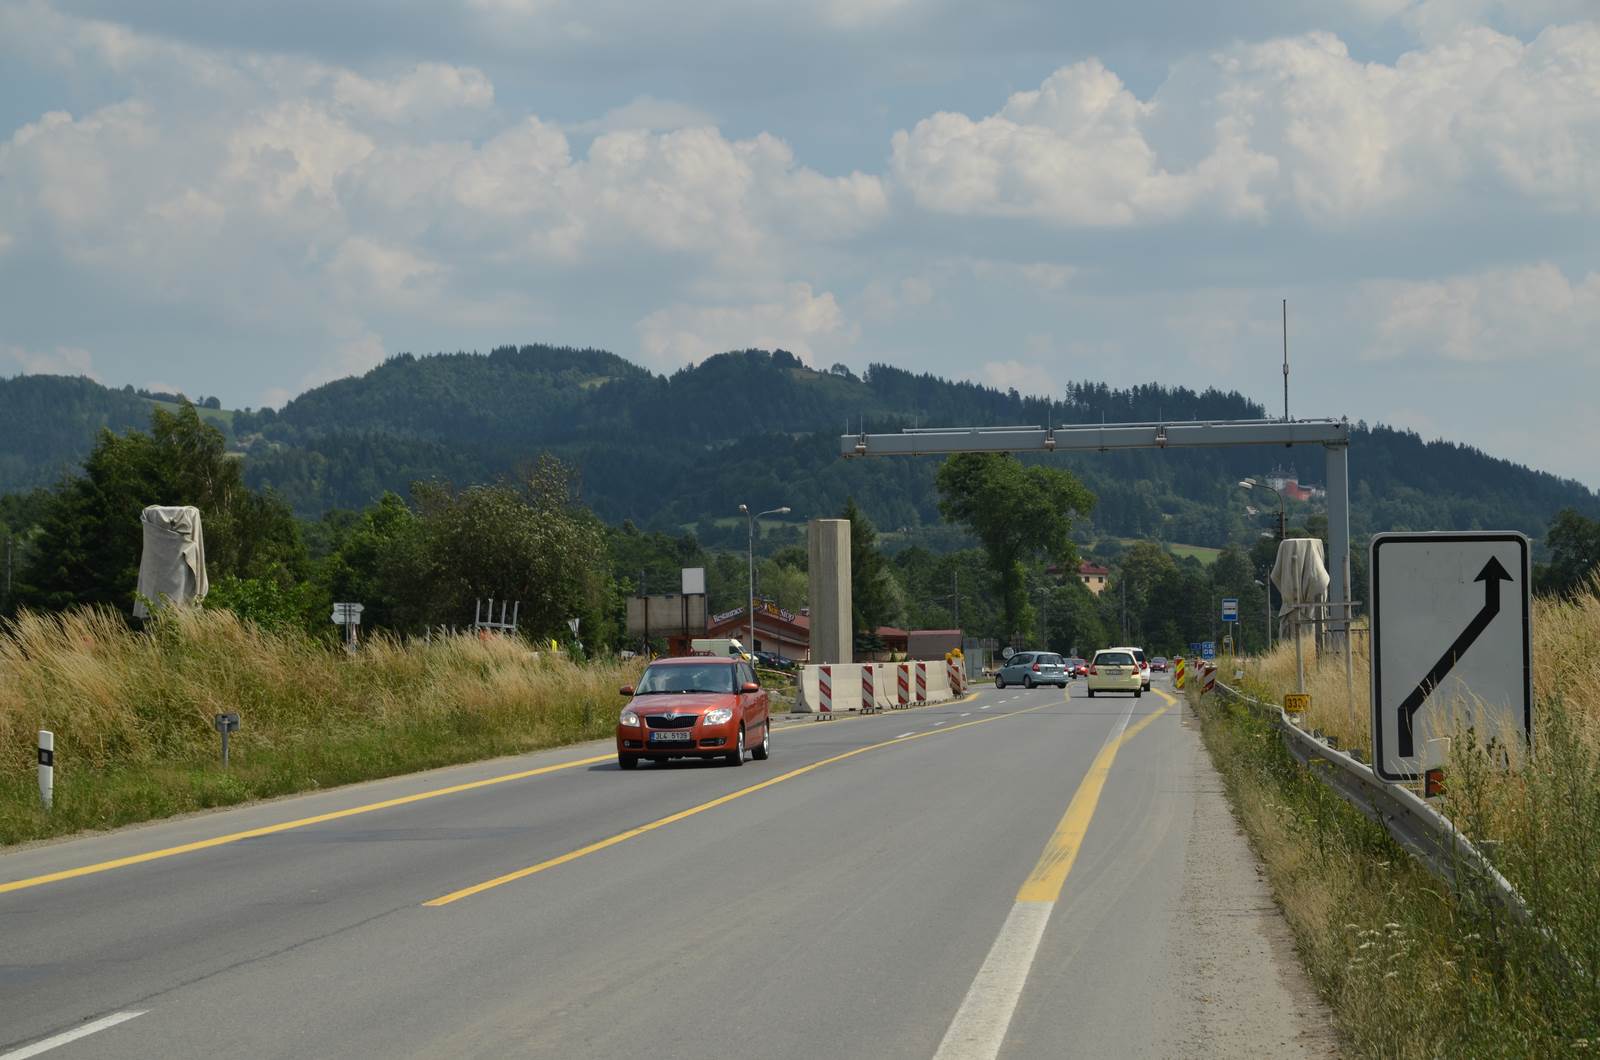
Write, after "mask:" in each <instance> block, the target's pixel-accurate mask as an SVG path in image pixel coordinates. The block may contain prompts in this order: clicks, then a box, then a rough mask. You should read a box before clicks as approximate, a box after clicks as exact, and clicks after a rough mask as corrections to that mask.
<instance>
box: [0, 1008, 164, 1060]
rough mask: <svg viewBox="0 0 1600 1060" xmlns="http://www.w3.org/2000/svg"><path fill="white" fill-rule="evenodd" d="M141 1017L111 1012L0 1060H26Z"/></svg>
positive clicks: (12, 1052)
mask: <svg viewBox="0 0 1600 1060" xmlns="http://www.w3.org/2000/svg"><path fill="white" fill-rule="evenodd" d="M143 1015H144V1012H143V1011H139V1012H113V1013H112V1014H111V1015H109V1016H101V1017H100V1018H99V1019H97V1020H93V1021H91V1022H89V1023H85V1024H84V1025H83V1026H81V1027H74V1028H73V1029H72V1030H70V1031H62V1032H61V1033H60V1034H57V1035H53V1036H51V1037H49V1038H46V1039H44V1040H43V1041H38V1042H34V1043H33V1044H32V1045H24V1046H23V1047H22V1048H21V1049H13V1050H11V1052H9V1053H6V1054H4V1055H0V1060H28V1057H30V1056H38V1055H39V1054H40V1053H48V1052H49V1051H50V1050H51V1049H56V1048H59V1047H61V1046H63V1045H66V1044H67V1043H68V1042H75V1041H77V1040H78V1039H79V1038H87V1037H89V1035H91V1034H98V1033H99V1032H101V1031H103V1030H107V1029H109V1028H111V1027H115V1026H116V1025H117V1024H119V1023H126V1022H128V1021H129V1020H131V1019H136V1018H137V1017H139V1016H143Z"/></svg>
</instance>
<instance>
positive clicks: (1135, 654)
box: [1133, 648, 1144, 662]
mask: <svg viewBox="0 0 1600 1060" xmlns="http://www.w3.org/2000/svg"><path fill="white" fill-rule="evenodd" d="M1133 657H1134V658H1135V659H1138V660H1139V661H1140V662H1144V652H1142V651H1140V650H1139V649H1138V648H1135V649H1133Z"/></svg>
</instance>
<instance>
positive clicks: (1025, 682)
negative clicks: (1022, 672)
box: [1022, 677, 1033, 691]
mask: <svg viewBox="0 0 1600 1060" xmlns="http://www.w3.org/2000/svg"><path fill="white" fill-rule="evenodd" d="M1022 687H1023V688H1026V689H1029V690H1030V691H1031V690H1032V689H1033V678H1031V677H1024V678H1023V679H1022Z"/></svg>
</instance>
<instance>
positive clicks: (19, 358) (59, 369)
mask: <svg viewBox="0 0 1600 1060" xmlns="http://www.w3.org/2000/svg"><path fill="white" fill-rule="evenodd" d="M0 360H3V361H7V362H10V364H11V365H12V366H13V367H14V368H16V369H17V370H18V371H19V372H21V373H22V374H23V375H86V376H88V377H89V378H90V379H95V380H98V379H99V378H100V376H99V374H98V373H96V372H95V370H94V358H92V357H91V356H90V355H89V351H88V350H85V349H81V348H79V347H76V346H57V347H55V348H54V349H52V350H49V351H47V352H46V351H38V350H27V349H23V348H22V347H21V346H12V345H7V344H0Z"/></svg>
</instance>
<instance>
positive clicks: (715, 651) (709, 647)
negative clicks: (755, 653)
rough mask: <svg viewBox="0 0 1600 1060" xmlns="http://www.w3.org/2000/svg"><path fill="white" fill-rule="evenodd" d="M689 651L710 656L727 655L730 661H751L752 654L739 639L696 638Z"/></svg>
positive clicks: (692, 641) (691, 642) (690, 643)
mask: <svg viewBox="0 0 1600 1060" xmlns="http://www.w3.org/2000/svg"><path fill="white" fill-rule="evenodd" d="M689 650H690V651H693V652H705V653H707V654H708V655H726V656H728V657H729V658H730V659H749V658H750V653H749V652H747V651H745V650H744V645H743V644H741V643H740V642H739V638H738V637H696V638H695V639H694V640H691V641H690V642H689Z"/></svg>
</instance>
